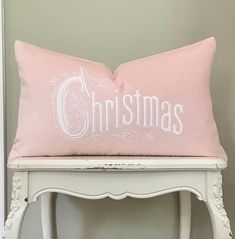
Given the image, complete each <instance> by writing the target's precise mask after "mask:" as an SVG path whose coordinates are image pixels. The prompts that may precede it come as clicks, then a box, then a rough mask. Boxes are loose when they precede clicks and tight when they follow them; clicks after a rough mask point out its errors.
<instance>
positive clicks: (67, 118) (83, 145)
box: [10, 38, 227, 159]
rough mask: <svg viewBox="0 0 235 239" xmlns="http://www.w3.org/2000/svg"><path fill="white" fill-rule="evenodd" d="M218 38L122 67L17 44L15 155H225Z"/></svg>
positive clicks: (11, 156)
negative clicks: (213, 92)
mask: <svg viewBox="0 0 235 239" xmlns="http://www.w3.org/2000/svg"><path fill="white" fill-rule="evenodd" d="M214 52H215V40H214V38H209V39H206V40H203V41H200V42H198V43H195V44H192V45H189V46H186V47H182V48H179V49H176V50H172V51H168V52H164V53H161V54H158V55H153V56H149V57H145V58H142V59H138V60H134V61H130V62H127V63H124V64H121V65H120V66H119V67H118V68H117V69H116V70H115V71H114V73H112V72H111V70H110V69H109V68H108V67H107V66H106V65H104V64H101V63H97V62H92V61H88V60H84V59H80V58H77V57H72V56H68V55H64V54H60V53H56V52H52V51H49V50H45V49H42V48H39V47H36V46H33V45H30V44H28V43H25V42H21V41H16V43H15V54H16V60H17V63H18V67H19V75H20V79H21V95H20V102H19V118H18V128H17V133H16V138H15V142H14V145H13V147H12V150H11V153H10V159H14V158H19V157H22V156H59V155H61V156H62V155H165V156H213V157H214V156H215V157H219V158H223V159H226V158H227V157H226V154H225V152H224V150H223V148H222V147H221V145H220V142H219V136H218V132H217V128H216V124H215V121H214V117H213V112H212V103H211V96H210V72H211V64H212V60H213V56H214Z"/></svg>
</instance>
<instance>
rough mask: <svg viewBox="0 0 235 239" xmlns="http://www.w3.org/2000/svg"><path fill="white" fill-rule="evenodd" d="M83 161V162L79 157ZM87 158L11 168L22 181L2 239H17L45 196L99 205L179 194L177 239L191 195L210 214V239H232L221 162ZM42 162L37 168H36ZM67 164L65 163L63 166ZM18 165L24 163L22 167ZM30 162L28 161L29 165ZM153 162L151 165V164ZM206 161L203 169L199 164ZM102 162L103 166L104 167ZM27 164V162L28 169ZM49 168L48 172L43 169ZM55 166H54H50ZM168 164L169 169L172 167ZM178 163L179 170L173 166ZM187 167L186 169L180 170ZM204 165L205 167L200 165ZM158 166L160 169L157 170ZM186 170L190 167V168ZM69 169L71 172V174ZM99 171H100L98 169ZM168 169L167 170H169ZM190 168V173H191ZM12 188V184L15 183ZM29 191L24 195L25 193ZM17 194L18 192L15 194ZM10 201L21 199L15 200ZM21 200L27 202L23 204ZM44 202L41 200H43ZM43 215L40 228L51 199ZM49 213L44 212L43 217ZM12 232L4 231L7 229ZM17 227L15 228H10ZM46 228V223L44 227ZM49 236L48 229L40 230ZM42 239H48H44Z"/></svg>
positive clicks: (46, 217) (187, 222)
mask: <svg viewBox="0 0 235 239" xmlns="http://www.w3.org/2000/svg"><path fill="white" fill-rule="evenodd" d="M80 158H82V157H80ZM92 158H93V157H86V160H85V159H81V160H77V159H76V160H77V161H79V162H75V160H71V158H70V159H68V157H66V158H63V159H62V158H60V159H58V157H55V158H53V159H46V158H45V157H44V158H43V159H42V158H36V157H35V161H37V162H36V163H33V159H32V158H31V159H26V158H22V159H17V160H15V161H12V162H10V164H9V165H10V166H11V167H12V168H14V167H15V168H14V171H15V175H16V176H17V177H18V178H20V179H23V180H21V182H22V183H21V185H20V186H19V187H17V189H16V187H14V186H13V199H12V201H13V203H12V205H16V206H17V207H16V208H14V207H15V206H14V207H11V212H10V214H9V216H8V220H7V223H6V232H5V235H6V237H5V238H6V239H18V238H19V237H18V234H19V231H20V225H21V221H22V219H23V214H24V211H25V209H26V208H27V206H28V204H31V203H33V202H35V201H37V200H38V198H40V197H41V196H42V195H43V194H44V193H51V192H57V193H63V194H67V195H72V196H75V197H80V198H84V199H93V200H95V199H101V198H105V197H110V198H112V199H115V200H121V199H123V198H125V197H133V198H151V197H155V196H159V195H163V194H166V193H171V192H176V191H180V192H181V191H183V192H182V193H181V200H180V201H181V216H182V218H181V226H180V228H181V238H180V239H186V238H188V239H189V237H187V236H189V235H188V234H189V228H190V197H189V192H190V193H193V194H195V195H196V196H197V198H198V199H199V200H203V201H204V202H205V203H206V204H207V206H208V209H209V212H210V215H211V218H212V224H213V232H214V239H229V238H230V239H231V231H230V225H229V220H228V217H227V215H226V213H225V210H224V207H223V201H222V194H221V192H222V191H221V189H222V176H221V168H220V167H222V166H221V165H223V167H225V165H226V162H224V161H223V162H224V164H223V163H222V161H220V160H217V159H212V158H211V159H205V158H201V160H200V158H198V159H197V163H198V165H199V166H197V165H196V162H195V161H194V160H195V159H192V161H194V162H193V163H191V164H190V163H189V162H188V161H189V160H190V158H175V159H173V158H171V159H168V158H165V159H166V162H165V163H164V162H163V158H159V159H158V158H151V159H149V158H150V157H144V159H143V158H141V157H138V159H139V160H137V159H136V158H133V160H131V158H128V160H127V157H123V159H122V157H120V156H119V157H115V159H114V157H107V156H106V157H105V158H106V159H105V160H104V159H101V158H104V157H101V158H100V157H99V158H97V157H94V158H95V160H92ZM40 159H41V160H42V161H41V163H40V162H39V161H40ZM65 159H66V160H65ZM21 160H22V163H20V161H21ZM27 160H28V161H27ZM114 160H116V161H114ZM153 160H155V162H153ZM203 160H208V161H207V162H206V163H204V166H205V168H203V167H202V165H203V163H202V162H201V161H203ZM104 161H105V162H104ZM26 162H29V164H28V165H27V164H26ZM47 162H48V165H49V166H48V168H46V163H47ZM53 162H54V163H53ZM170 162H171V163H172V164H170ZM177 162H179V164H180V165H179V166H177V165H176V164H177ZM183 162H184V163H186V165H187V166H188V168H187V167H186V166H184V165H183ZM203 162H204V161H203ZM158 163H159V165H158ZM189 165H190V166H189ZM72 166H73V167H74V168H72ZM102 167H103V168H102ZM167 167H169V169H167ZM190 167H191V168H190ZM13 182H14V180H13ZM26 189H27V190H26ZM15 191H17V192H15ZM14 195H20V196H19V197H16V196H14ZM23 198H25V199H26V201H23V200H22V199H23ZM44 199H45V198H44ZM42 202H44V203H45V205H43V207H42V210H45V211H44V214H43V215H44V216H43V217H44V219H43V220H44V222H46V221H49V224H51V213H50V210H51V208H50V205H51V203H50V197H47V198H46V201H42ZM46 210H47V211H46ZM9 224H10V225H11V226H8V225H9ZM13 225H16V226H13ZM43 225H44V226H45V223H43ZM43 230H44V231H45V232H48V233H49V234H50V233H51V231H50V229H49V228H44V229H43ZM44 239H47V237H45V238H44Z"/></svg>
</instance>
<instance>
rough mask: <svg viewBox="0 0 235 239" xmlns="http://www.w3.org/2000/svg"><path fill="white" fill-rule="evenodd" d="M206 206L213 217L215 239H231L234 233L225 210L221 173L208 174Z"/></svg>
mask: <svg viewBox="0 0 235 239" xmlns="http://www.w3.org/2000/svg"><path fill="white" fill-rule="evenodd" d="M207 195H208V196H207V200H206V202H205V203H206V205H207V207H208V210H209V214H210V217H211V222H212V227H213V235H214V239H231V238H232V232H231V229H230V222H229V219H228V216H227V213H226V211H225V209H224V203H223V191H222V175H221V172H220V171H219V172H208V188H207Z"/></svg>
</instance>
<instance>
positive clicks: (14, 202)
mask: <svg viewBox="0 0 235 239" xmlns="http://www.w3.org/2000/svg"><path fill="white" fill-rule="evenodd" d="M21 187H22V183H21V180H20V178H18V177H17V176H13V179H12V194H11V205H10V213H9V214H8V216H7V220H6V223H5V228H4V232H3V238H6V232H7V231H8V230H9V229H10V228H11V226H12V224H13V220H14V216H15V214H16V212H17V211H18V210H19V208H20V201H19V200H20V189H21Z"/></svg>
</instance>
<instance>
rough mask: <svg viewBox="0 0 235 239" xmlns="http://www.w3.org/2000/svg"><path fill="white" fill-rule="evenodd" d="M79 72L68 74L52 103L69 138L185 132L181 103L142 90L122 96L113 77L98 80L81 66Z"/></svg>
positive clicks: (151, 136) (131, 137) (151, 137)
mask: <svg viewBox="0 0 235 239" xmlns="http://www.w3.org/2000/svg"><path fill="white" fill-rule="evenodd" d="M76 72H77V74H76V75H73V76H72V77H70V78H69V77H68V78H67V75H66V74H65V75H66V79H65V80H63V82H62V83H61V85H60V86H59V87H58V89H57V91H56V96H55V102H54V103H53V104H54V105H55V110H56V116H57V120H58V124H59V126H60V128H61V130H62V132H63V133H64V134H65V135H67V136H68V137H71V138H74V139H81V138H85V137H86V136H90V137H91V136H94V137H95V135H99V136H100V135H102V134H105V135H108V136H113V137H118V138H120V139H123V140H125V141H127V142H133V141H135V140H136V139H138V138H140V137H142V138H144V139H146V140H156V139H157V136H158V134H159V130H162V131H165V132H166V133H172V134H174V135H179V134H181V133H182V131H183V123H182V114H183V105H182V104H173V103H171V102H169V101H166V100H164V101H162V100H161V99H159V98H158V97H157V96H156V95H142V94H141V91H140V90H139V89H137V90H135V91H134V92H132V93H129V94H123V95H122V94H120V93H119V91H118V89H117V87H116V86H115V83H114V82H113V81H111V80H110V79H105V78H103V79H96V78H94V77H92V76H90V75H89V74H88V73H87V72H86V71H84V70H83V69H82V68H80V69H79V71H76ZM63 75H64V74H63ZM53 79H54V78H53ZM104 95H108V96H109V95H110V98H109V99H104ZM88 138H89V137H88Z"/></svg>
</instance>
